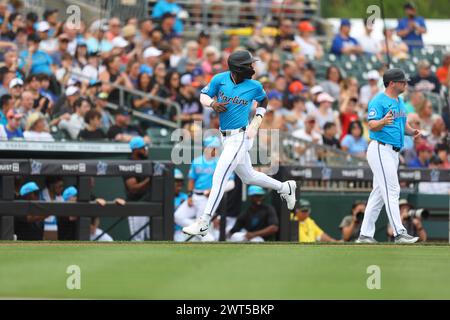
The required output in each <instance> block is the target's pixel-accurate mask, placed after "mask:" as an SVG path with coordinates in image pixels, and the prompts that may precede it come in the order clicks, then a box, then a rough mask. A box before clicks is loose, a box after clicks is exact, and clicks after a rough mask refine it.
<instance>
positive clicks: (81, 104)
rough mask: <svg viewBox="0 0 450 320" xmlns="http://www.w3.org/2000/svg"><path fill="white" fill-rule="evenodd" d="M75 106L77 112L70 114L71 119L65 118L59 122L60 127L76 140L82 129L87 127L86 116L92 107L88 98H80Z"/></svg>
mask: <svg viewBox="0 0 450 320" xmlns="http://www.w3.org/2000/svg"><path fill="white" fill-rule="evenodd" d="M74 108H75V112H74V113H73V114H72V115H71V116H70V119H69V120H65V119H63V120H61V121H60V122H59V124H58V127H59V128H60V129H61V130H65V131H66V132H67V133H68V134H69V136H70V139H72V140H76V139H77V138H78V135H79V134H80V131H81V130H83V129H84V128H85V127H86V123H85V122H84V116H85V115H86V113H87V112H88V111H89V110H90V109H91V104H90V103H89V101H88V100H87V99H85V98H79V99H78V100H77V101H75V103H74Z"/></svg>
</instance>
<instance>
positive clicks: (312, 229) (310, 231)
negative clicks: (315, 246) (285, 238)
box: [294, 199, 336, 242]
mask: <svg viewBox="0 0 450 320" xmlns="http://www.w3.org/2000/svg"><path fill="white" fill-rule="evenodd" d="M310 215H311V203H310V202H309V201H308V200H306V199H299V200H298V202H297V203H296V204H295V207H294V220H296V221H298V241H299V242H319V241H322V242H335V241H336V240H335V239H333V238H332V237H330V236H329V235H328V234H326V233H325V232H324V231H323V230H322V229H321V228H320V227H319V226H318V225H317V224H316V222H315V221H314V220H313V219H311V217H310Z"/></svg>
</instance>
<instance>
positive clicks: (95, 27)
mask: <svg viewBox="0 0 450 320" xmlns="http://www.w3.org/2000/svg"><path fill="white" fill-rule="evenodd" d="M89 31H90V32H89V34H90V37H88V38H87V39H86V44H87V47H88V51H89V52H99V53H100V54H105V56H106V55H108V54H109V52H110V51H111V50H112V48H113V47H112V44H111V41H110V40H108V39H107V38H106V31H108V22H107V21H106V20H105V19H103V20H96V21H94V22H93V23H92V24H91V25H90V27H89Z"/></svg>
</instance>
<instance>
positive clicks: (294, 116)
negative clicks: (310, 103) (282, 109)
mask: <svg viewBox="0 0 450 320" xmlns="http://www.w3.org/2000/svg"><path fill="white" fill-rule="evenodd" d="M305 102H306V99H305V98H303V97H301V96H294V97H293V98H292V99H291V104H292V107H291V111H290V113H288V114H286V115H285V117H284V118H285V120H286V127H287V129H288V131H289V132H292V131H294V130H298V129H304V128H305V119H306V115H307V114H306V105H305Z"/></svg>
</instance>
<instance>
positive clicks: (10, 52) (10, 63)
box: [0, 49, 21, 82]
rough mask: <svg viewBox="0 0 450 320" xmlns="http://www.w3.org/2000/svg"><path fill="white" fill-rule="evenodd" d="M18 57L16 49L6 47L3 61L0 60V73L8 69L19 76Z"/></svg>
mask: <svg viewBox="0 0 450 320" xmlns="http://www.w3.org/2000/svg"><path fill="white" fill-rule="evenodd" d="M18 63H19V57H18V56H17V50H15V49H6V51H5V53H4V54H3V61H2V62H0V73H1V74H4V73H6V71H10V72H13V73H15V74H16V77H19V75H21V74H20V72H19V70H18ZM2 82H3V81H2Z"/></svg>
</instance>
